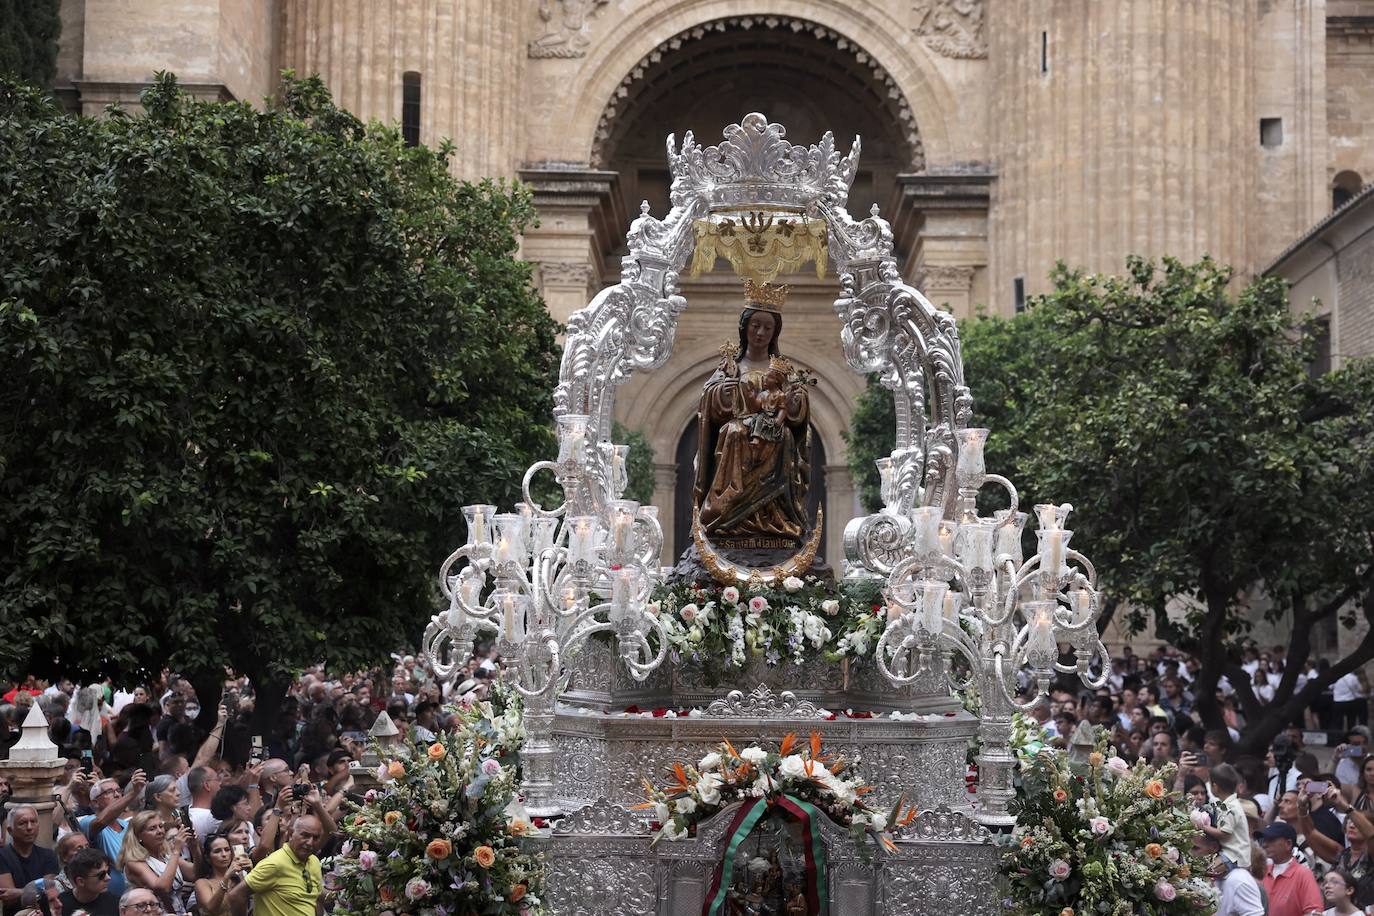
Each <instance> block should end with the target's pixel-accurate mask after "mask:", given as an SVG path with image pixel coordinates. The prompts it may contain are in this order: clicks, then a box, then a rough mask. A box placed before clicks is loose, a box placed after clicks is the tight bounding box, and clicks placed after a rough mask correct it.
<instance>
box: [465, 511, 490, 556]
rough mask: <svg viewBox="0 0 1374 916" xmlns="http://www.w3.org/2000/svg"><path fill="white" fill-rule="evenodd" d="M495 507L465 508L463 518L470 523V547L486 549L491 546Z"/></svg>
mask: <svg viewBox="0 0 1374 916" xmlns="http://www.w3.org/2000/svg"><path fill="white" fill-rule="evenodd" d="M495 515H496V507H495V506H464V507H463V518H464V519H465V520H466V521H467V523H468V546H470V547H486V546H489V545H490V544H491V528H492V524H493V523H492V517H493V516H495Z"/></svg>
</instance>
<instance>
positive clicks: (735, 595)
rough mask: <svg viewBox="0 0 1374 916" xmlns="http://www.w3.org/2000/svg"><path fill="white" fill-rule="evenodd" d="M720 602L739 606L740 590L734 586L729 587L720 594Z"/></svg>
mask: <svg viewBox="0 0 1374 916" xmlns="http://www.w3.org/2000/svg"><path fill="white" fill-rule="evenodd" d="M720 600H721V601H724V602H725V603H726V604H739V589H737V588H735V587H734V586H733V585H731V586H729V587H727V588H726V589H725V590H724V591H722V592H721V593H720Z"/></svg>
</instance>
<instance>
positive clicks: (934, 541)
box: [911, 506, 943, 556]
mask: <svg viewBox="0 0 1374 916" xmlns="http://www.w3.org/2000/svg"><path fill="white" fill-rule="evenodd" d="M942 514H943V511H942V510H941V509H940V507H939V506H921V507H920V508H919V509H916V510H915V511H914V512H912V513H911V535H912V538H913V539H914V544H915V547H916V553H917V555H918V556H919V555H920V554H925V553H935V552H938V551H940V549H941V545H940V517H941V515H942Z"/></svg>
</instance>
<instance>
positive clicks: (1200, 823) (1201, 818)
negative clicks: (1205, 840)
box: [1188, 808, 1212, 830]
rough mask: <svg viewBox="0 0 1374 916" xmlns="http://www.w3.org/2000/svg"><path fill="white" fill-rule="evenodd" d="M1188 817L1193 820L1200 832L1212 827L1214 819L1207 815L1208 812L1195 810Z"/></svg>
mask: <svg viewBox="0 0 1374 916" xmlns="http://www.w3.org/2000/svg"><path fill="white" fill-rule="evenodd" d="M1188 816H1189V817H1190V818H1192V819H1193V826H1194V827H1196V828H1198V829H1199V830H1201V829H1202V828H1203V827H1210V826H1212V818H1211V816H1210V815H1208V814H1207V812H1206V811H1202V810H1199V809H1197V808H1194V809H1193V813H1192V814H1189V815H1188Z"/></svg>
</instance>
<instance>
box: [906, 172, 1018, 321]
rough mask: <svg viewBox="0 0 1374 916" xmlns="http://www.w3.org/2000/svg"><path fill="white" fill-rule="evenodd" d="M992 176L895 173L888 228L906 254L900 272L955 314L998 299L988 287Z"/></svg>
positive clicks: (967, 314)
mask: <svg viewBox="0 0 1374 916" xmlns="http://www.w3.org/2000/svg"><path fill="white" fill-rule="evenodd" d="M992 181H993V176H992V174H991V173H990V172H987V171H982V172H977V173H971V174H959V175H927V174H920V175H898V176H897V207H896V210H895V212H894V215H893V219H892V227H893V232H894V233H895V235H896V239H897V245H898V250H900V251H903V252H905V253H906V256H907V257H906V263H905V265H904V275H905V276H906V278H907V281H908V282H910V283H911V284H912V285H913V286H915V287H916V288H917V289H919V290H920V291H921V292H922V293H924V294H925V297H926V298H927V299H929V300H930V301H931V303H932V304H933V305H935V306H937V307H939V308H943V309H946V310H948V311H949V312H951V313H952V314H953V315H954V316H955V317H956V318H968V317H970V316H972V315H973V310H974V307H975V306H978V305H986V304H994V305H996V304H1000V303H998V302H997V301H996V297H995V296H992V295H990V294H991V291H990V290H989V289H988V286H987V273H988V271H987V266H988V206H989V202H990V200H991V196H990V195H991V187H992ZM994 311H996V309H994Z"/></svg>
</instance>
